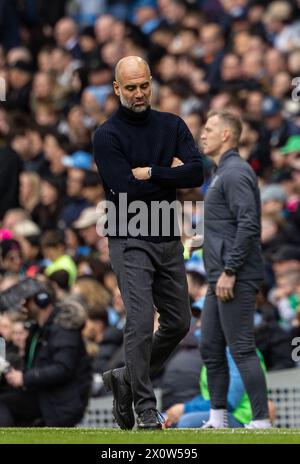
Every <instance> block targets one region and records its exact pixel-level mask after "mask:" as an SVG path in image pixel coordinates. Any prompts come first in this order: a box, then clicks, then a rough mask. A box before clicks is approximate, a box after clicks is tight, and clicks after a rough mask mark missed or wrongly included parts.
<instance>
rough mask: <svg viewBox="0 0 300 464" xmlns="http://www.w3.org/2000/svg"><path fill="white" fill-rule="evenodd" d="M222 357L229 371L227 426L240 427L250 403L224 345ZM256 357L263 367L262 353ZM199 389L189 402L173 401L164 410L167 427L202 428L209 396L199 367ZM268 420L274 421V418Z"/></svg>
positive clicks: (248, 414) (245, 421)
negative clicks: (198, 392)
mask: <svg viewBox="0 0 300 464" xmlns="http://www.w3.org/2000/svg"><path fill="white" fill-rule="evenodd" d="M226 356H227V362H228V368H229V372H230V383H229V390H228V395H227V409H228V413H229V414H228V425H229V427H233V428H240V427H243V426H245V425H246V424H248V423H249V422H250V421H251V419H252V411H251V405H250V400H249V397H248V395H247V393H246V391H245V387H244V384H243V381H242V379H241V376H240V373H239V370H238V368H237V366H236V364H235V362H234V360H233V358H232V356H231V354H230V351H229V349H228V348H227V349H226ZM259 357H260V362H261V365H262V367H263V368H264V370H266V368H265V366H264V361H263V358H262V356H261V355H260V356H259ZM200 390H201V394H199V395H197V396H196V397H194V398H192V399H191V400H190V401H186V402H185V403H179V404H175V405H174V406H172V407H171V408H169V409H168V410H167V411H166V413H165V414H166V426H167V427H171V426H174V425H175V426H176V427H178V428H198V427H202V426H203V425H204V424H205V422H207V421H208V419H209V411H210V398H209V392H208V387H207V373H206V368H205V367H203V368H202V370H201V376H200ZM270 419H271V417H270ZM272 419H273V420H274V417H272Z"/></svg>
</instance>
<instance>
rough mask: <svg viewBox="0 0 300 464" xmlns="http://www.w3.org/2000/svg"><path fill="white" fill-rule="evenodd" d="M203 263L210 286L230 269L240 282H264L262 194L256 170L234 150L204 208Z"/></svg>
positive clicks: (227, 156) (217, 174)
mask: <svg viewBox="0 0 300 464" xmlns="http://www.w3.org/2000/svg"><path fill="white" fill-rule="evenodd" d="M204 210H205V213H204V217H205V220H204V247H203V248H204V262H205V267H206V271H207V275H208V280H209V281H210V282H212V283H213V282H216V281H217V280H218V278H219V277H220V274H221V273H222V272H223V270H224V267H228V268H230V269H232V270H234V271H236V272H237V280H249V279H250V280H261V279H262V278H263V262H262V257H261V246H260V230H261V225H260V194H259V189H258V185H257V179H256V175H255V173H254V171H253V169H252V168H251V167H250V166H249V165H248V163H247V162H246V161H244V160H243V159H242V158H241V157H240V156H239V154H238V152H237V151H235V150H228V151H227V152H226V153H224V155H223V156H222V158H221V161H220V164H219V166H218V169H217V170H216V172H215V174H214V176H213V178H212V181H211V184H210V187H209V189H208V192H207V194H206V197H205V207H204Z"/></svg>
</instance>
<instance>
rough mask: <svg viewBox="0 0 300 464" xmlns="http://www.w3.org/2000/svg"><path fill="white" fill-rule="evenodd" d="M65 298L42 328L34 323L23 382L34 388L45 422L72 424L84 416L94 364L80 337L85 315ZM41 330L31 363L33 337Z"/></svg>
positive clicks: (47, 424)
mask: <svg viewBox="0 0 300 464" xmlns="http://www.w3.org/2000/svg"><path fill="white" fill-rule="evenodd" d="M80 308H81V307H80V305H78V304H76V303H74V302H72V303H66V302H64V304H63V305H61V307H60V308H55V309H54V311H53V313H52V314H51V316H50V318H49V319H48V321H47V323H46V324H45V325H44V326H43V328H42V329H39V327H38V326H37V325H34V326H32V328H31V332H30V335H29V339H28V342H27V350H26V356H25V359H26V361H25V373H24V386H25V388H26V389H27V390H28V391H35V392H36V395H37V398H38V402H39V406H40V409H41V412H42V417H43V420H44V423H45V425H46V426H50V427H71V426H74V425H75V424H77V423H78V422H79V421H80V419H81V418H82V416H83V414H84V411H85V408H86V405H87V401H88V397H89V390H90V382H91V366H90V362H89V359H88V356H87V354H86V351H85V347H84V343H83V341H82V338H81V329H82V326H83V324H84V322H85V315H84V314H83V313H81V309H80ZM39 330H40V333H39V334H38V342H37V346H36V349H35V352H34V357H33V363H32V367H29V368H28V362H29V359H30V356H29V353H30V349H31V350H33V348H32V340H33V337H34V335H35V334H37V333H38V332H39Z"/></svg>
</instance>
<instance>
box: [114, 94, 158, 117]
mask: <svg viewBox="0 0 300 464" xmlns="http://www.w3.org/2000/svg"><path fill="white" fill-rule="evenodd" d="M150 101H151V97H150V98H149V100H147V101H146V103H145V105H141V106H134V105H133V104H131V103H129V102H128V100H126V99H125V98H124V97H123V95H122V93H120V102H121V104H122V106H125V108H128V109H129V110H131V111H134V113H143V112H144V111H146V110H147V109H148V108H149V107H150Z"/></svg>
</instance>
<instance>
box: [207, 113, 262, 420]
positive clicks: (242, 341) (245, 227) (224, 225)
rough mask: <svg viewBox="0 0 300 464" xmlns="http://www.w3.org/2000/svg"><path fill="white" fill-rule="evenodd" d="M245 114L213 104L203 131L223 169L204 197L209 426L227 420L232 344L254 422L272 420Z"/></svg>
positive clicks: (254, 184) (256, 210)
mask: <svg viewBox="0 0 300 464" xmlns="http://www.w3.org/2000/svg"><path fill="white" fill-rule="evenodd" d="M241 130H242V123H241V120H240V118H239V117H238V116H237V115H235V114H233V113H231V112H229V111H226V110H222V111H218V112H211V113H210V114H209V115H208V120H207V122H206V125H205V127H204V130H203V134H202V137H201V138H202V144H203V151H204V153H205V154H206V155H208V156H210V157H211V158H212V159H213V161H214V162H215V164H216V165H217V169H216V171H215V174H214V176H213V178H212V181H211V184H210V187H209V190H208V192H207V195H206V198H205V226H204V227H205V228H204V262H205V267H206V271H207V276H208V281H209V289H208V292H207V295H206V301H205V306H204V310H203V315H202V325H201V327H202V337H201V338H202V342H201V351H202V357H203V361H204V363H205V365H206V367H207V374H208V387H209V391H210V397H211V411H210V419H209V421H208V423H207V424H206V425H205V427H213V428H223V427H227V426H228V423H227V409H228V408H230V405H227V401H226V398H227V391H228V384H229V372H228V366H227V361H226V351H225V349H226V345H227V346H229V348H230V351H231V354H232V356H233V358H234V360H235V362H236V364H237V366H238V368H239V370H240V373H241V376H242V379H243V382H244V385H245V388H246V391H247V393H248V395H249V398H250V401H251V406H252V413H253V420H252V422H251V423H250V427H251V428H266V427H270V422H269V419H268V404H267V388H266V382H265V377H264V373H263V371H262V369H261V366H260V363H259V360H258V357H257V355H256V351H255V340H254V329H253V315H254V308H255V298H256V293H257V290H258V288H259V284H260V282H261V280H262V278H263V264H262V257H261V250H260V195H259V189H258V185H257V179H256V175H255V173H254V171H253V170H252V168H251V167H250V166H249V165H248V163H247V162H246V161H244V160H243V159H242V158H241V157H240V156H239V154H238V151H237V148H236V147H237V145H238V142H239V138H240V135H241Z"/></svg>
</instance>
